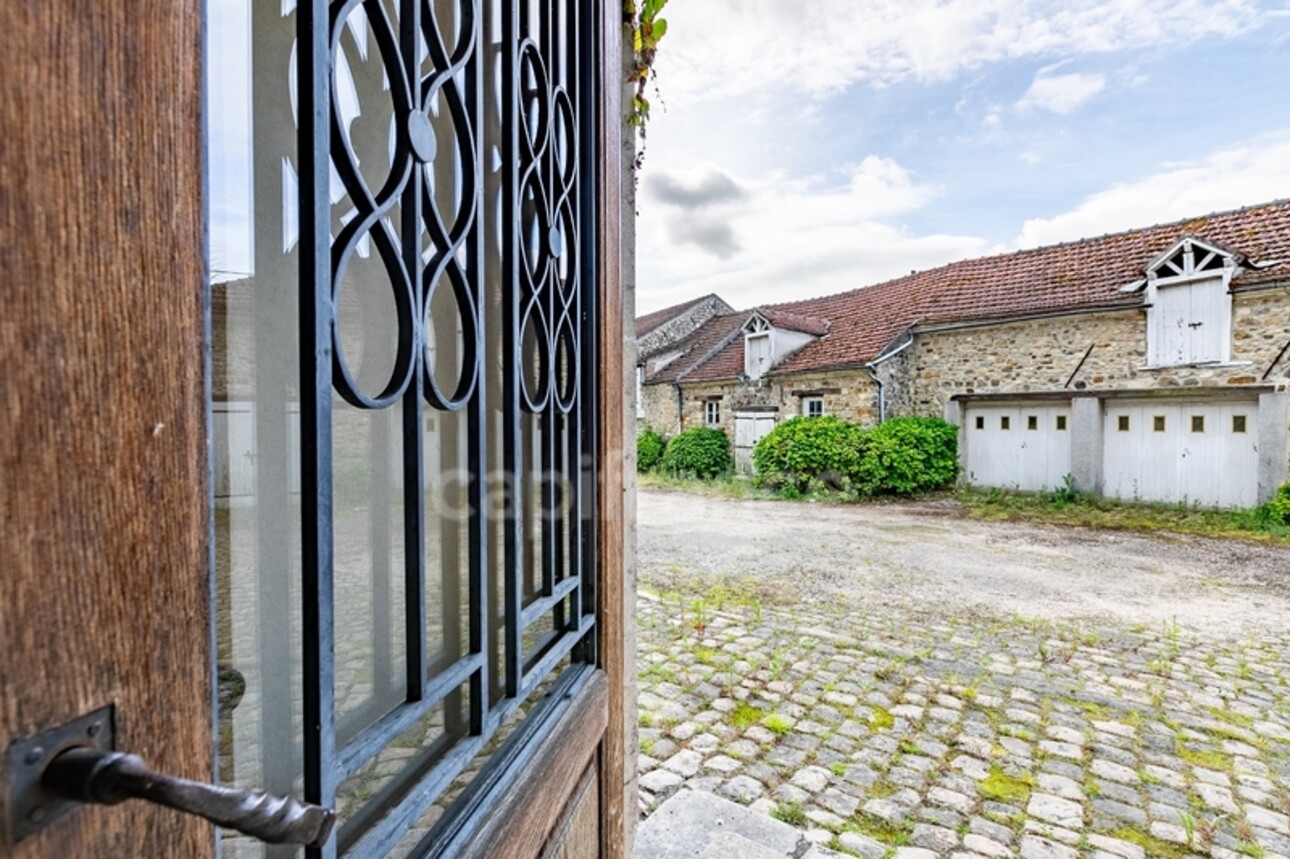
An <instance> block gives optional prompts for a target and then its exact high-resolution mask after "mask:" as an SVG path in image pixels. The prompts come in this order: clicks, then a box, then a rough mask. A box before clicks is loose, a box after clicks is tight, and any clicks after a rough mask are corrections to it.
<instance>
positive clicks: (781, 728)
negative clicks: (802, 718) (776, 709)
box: [761, 713, 797, 737]
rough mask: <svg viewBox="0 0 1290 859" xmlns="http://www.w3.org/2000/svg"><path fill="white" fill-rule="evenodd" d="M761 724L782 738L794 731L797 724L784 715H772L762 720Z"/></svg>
mask: <svg viewBox="0 0 1290 859" xmlns="http://www.w3.org/2000/svg"><path fill="white" fill-rule="evenodd" d="M761 723H762V726H763V727H764V728H766V730H768V731H773V732H774V733H776V734H778V735H779V736H781V737H782V736H784V735H785V734H787V733H788V732H789V731H791V730H793V725H795V724H797V723H796V722H794V721H793V720H792V719H790V718H789V717H788V716H785V715H784V714H782V713H771V714H770V715H769V716H767V717H766V718H764V719H762V720H761Z"/></svg>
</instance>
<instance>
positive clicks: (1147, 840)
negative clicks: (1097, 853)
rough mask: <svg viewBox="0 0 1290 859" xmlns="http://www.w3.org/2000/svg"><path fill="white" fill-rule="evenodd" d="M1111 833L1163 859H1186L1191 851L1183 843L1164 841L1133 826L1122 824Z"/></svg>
mask: <svg viewBox="0 0 1290 859" xmlns="http://www.w3.org/2000/svg"><path fill="white" fill-rule="evenodd" d="M1110 835H1111V837H1112V838H1118V839H1120V840H1121V841H1127V842H1129V843H1130V844H1136V845H1137V846H1139V847H1141V848H1142V849H1143V850H1145V851H1146V853H1147V855H1148V856H1159V857H1161V859H1184V857H1185V856H1188V855H1190V853H1191V850H1190V849H1189V848H1187V847H1184V846H1183V845H1181V844H1174V843H1172V842H1170V841H1162V840H1161V839H1159V838H1156V837H1154V836H1152V835H1149V834H1147V833H1146V832H1141V831H1139V830H1137V829H1134V828H1133V827H1132V826H1122V827H1120V828H1119V829H1117V830H1115V831H1114V832H1112V833H1110Z"/></svg>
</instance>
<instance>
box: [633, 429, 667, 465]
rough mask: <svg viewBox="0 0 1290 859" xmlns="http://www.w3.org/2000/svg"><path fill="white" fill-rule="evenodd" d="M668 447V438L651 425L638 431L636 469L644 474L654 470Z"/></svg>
mask: <svg viewBox="0 0 1290 859" xmlns="http://www.w3.org/2000/svg"><path fill="white" fill-rule="evenodd" d="M666 448H667V439H665V438H663V436H661V435H659V434H658V433H657V432H655V431H654V430H652V429H650V428H649V427H645V429H643V430H641V431H640V432H638V433H636V470H637V471H639V472H641V473H642V474H644V473H645V472H647V471H653V470H654V468H655V467H656V466H657V465H658V463H659V460H661V459H662V458H663V451H664V450H665V449H666Z"/></svg>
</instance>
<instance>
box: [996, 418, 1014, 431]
mask: <svg viewBox="0 0 1290 859" xmlns="http://www.w3.org/2000/svg"><path fill="white" fill-rule="evenodd" d="M999 429H1001V430H1006V429H1012V418H1010V417H1008V416H1007V415H1004V416H1003V417H1001V418H999Z"/></svg>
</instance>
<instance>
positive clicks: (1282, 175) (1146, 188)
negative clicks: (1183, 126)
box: [1016, 129, 1290, 248]
mask: <svg viewBox="0 0 1290 859" xmlns="http://www.w3.org/2000/svg"><path fill="white" fill-rule="evenodd" d="M1283 197H1290V129H1287V130H1284V131H1281V132H1278V133H1275V134H1268V135H1264V136H1262V137H1260V138H1256V139H1254V140H1251V141H1250V142H1248V143H1246V144H1242V145H1239V146H1232V147H1228V148H1226V149H1222V150H1219V151H1218V152H1215V153H1213V154H1211V155H1209V156H1208V157H1205V158H1202V159H1199V160H1196V161H1189V162H1179V163H1172V164H1165V165H1162V166H1161V169H1160V170H1159V172H1157V173H1155V174H1154V175H1152V176H1148V177H1147V178H1145V179H1141V180H1139V181H1136V182H1130V183H1126V184H1122V185H1116V186H1114V187H1112V188H1109V189H1107V190H1105V191H1100V192H1098V193H1096V194H1093V195H1092V196H1090V197H1088V198H1087V199H1085V200H1084V201H1083V202H1082V203H1080V204H1079V205H1078V206H1076V207H1075V208H1074V209H1072V210H1071V211H1069V212H1064V213H1062V214H1060V215H1057V216H1055V217H1052V218H1037V219H1034V220H1029V221H1026V222H1025V224H1024V225H1023V226H1022V228H1021V233H1020V235H1018V236H1017V239H1016V245H1017V247H1022V248H1032V247H1038V246H1040V245H1050V244H1054V243H1056V242H1064V241H1072V240H1075V239H1080V238H1086V237H1089V236H1098V235H1102V234H1104V233H1111V232H1118V231H1120V230H1128V229H1133V228H1135V227H1142V226H1147V225H1150V224H1159V223H1166V222H1168V221H1174V220H1179V219H1181V218H1186V217H1190V216H1193V215H1203V214H1207V213H1209V212H1216V211H1221V210H1224V209H1234V208H1237V207H1239V206H1246V205H1251V204H1254V203H1264V202H1268V201H1269V200H1274V199H1278V198H1283Z"/></svg>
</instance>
